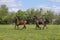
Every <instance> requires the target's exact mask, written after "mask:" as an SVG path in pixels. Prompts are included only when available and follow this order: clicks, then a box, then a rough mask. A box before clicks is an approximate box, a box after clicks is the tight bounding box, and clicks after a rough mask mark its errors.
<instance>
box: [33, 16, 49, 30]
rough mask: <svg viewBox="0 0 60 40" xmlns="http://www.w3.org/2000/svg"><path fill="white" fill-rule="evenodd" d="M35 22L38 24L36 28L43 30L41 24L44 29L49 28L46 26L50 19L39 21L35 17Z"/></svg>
mask: <svg viewBox="0 0 60 40" xmlns="http://www.w3.org/2000/svg"><path fill="white" fill-rule="evenodd" d="M33 21H34V22H35V24H36V28H40V29H41V27H40V26H39V23H41V24H43V29H44V28H45V27H46V28H48V27H47V26H46V24H47V23H48V22H49V21H48V19H46V18H45V19H38V18H37V17H36V16H34V17H33Z"/></svg>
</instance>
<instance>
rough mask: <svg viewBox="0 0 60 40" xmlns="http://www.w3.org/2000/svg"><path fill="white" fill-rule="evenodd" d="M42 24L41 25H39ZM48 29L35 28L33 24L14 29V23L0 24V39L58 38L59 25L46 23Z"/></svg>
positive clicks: (33, 39)
mask: <svg viewBox="0 0 60 40" xmlns="http://www.w3.org/2000/svg"><path fill="white" fill-rule="evenodd" d="M41 26H42V25H41ZM47 26H48V29H44V30H38V29H37V30H36V29H35V25H27V29H24V30H20V29H21V28H22V27H23V25H20V26H19V28H20V29H19V30H15V29H14V25H0V40H60V25H47Z"/></svg>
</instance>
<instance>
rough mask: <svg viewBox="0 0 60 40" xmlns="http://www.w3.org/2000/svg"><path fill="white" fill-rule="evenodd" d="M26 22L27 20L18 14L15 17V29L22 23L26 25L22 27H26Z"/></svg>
mask: <svg viewBox="0 0 60 40" xmlns="http://www.w3.org/2000/svg"><path fill="white" fill-rule="evenodd" d="M26 23H27V21H26V20H21V19H20V18H19V17H18V16H16V17H15V29H19V25H20V24H23V25H24V27H23V28H22V29H26Z"/></svg>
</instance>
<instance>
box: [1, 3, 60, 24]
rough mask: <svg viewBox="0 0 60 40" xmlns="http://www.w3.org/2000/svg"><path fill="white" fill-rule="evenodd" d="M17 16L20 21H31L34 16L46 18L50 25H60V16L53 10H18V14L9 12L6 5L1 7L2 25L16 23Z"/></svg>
mask: <svg viewBox="0 0 60 40" xmlns="http://www.w3.org/2000/svg"><path fill="white" fill-rule="evenodd" d="M16 15H17V16H19V17H20V19H25V20H29V21H30V20H32V18H33V16H37V17H38V18H42V17H46V18H47V19H48V20H49V21H50V23H53V24H60V14H59V13H57V14H55V12H53V11H51V10H46V9H43V8H39V9H34V8H30V9H27V10H26V11H22V10H18V11H17V12H13V11H12V12H9V11H8V7H7V6H6V5H5V4H2V5H0V24H12V23H14V20H15V16H16ZM43 15H45V16H43Z"/></svg>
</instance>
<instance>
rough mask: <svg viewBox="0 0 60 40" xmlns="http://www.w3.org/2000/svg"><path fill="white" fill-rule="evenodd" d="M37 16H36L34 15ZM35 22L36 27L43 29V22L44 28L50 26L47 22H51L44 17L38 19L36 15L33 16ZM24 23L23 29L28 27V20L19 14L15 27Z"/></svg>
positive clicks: (17, 27)
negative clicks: (21, 17)
mask: <svg viewBox="0 0 60 40" xmlns="http://www.w3.org/2000/svg"><path fill="white" fill-rule="evenodd" d="M34 17H35V16H34ZM32 21H33V22H34V23H35V24H36V29H37V28H38V29H41V26H39V25H40V24H39V23H41V24H43V28H42V29H44V28H48V27H47V23H48V22H49V21H48V20H46V19H45V20H43V19H37V18H36V17H35V18H33V20H32ZM20 24H23V28H22V29H26V24H27V20H22V19H20V18H19V17H18V16H16V17H15V29H19V25H20Z"/></svg>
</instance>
